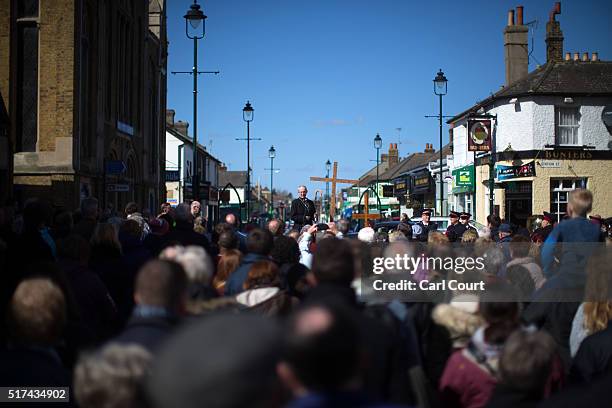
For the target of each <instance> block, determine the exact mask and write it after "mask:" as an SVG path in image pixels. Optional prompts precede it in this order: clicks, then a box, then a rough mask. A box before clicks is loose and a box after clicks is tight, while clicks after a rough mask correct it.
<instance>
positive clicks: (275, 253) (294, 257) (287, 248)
mask: <svg viewBox="0 0 612 408" xmlns="http://www.w3.org/2000/svg"><path fill="white" fill-rule="evenodd" d="M270 256H271V257H272V259H274V261H275V262H276V263H278V264H279V265H283V264H293V263H298V262H299V261H300V248H299V246H298V243H297V241H296V240H295V239H293V238H290V237H286V236H280V237H277V238H276V239H275V240H274V246H273V247H272V252H271V253H270Z"/></svg>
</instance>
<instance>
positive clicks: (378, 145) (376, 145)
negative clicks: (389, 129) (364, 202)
mask: <svg viewBox="0 0 612 408" xmlns="http://www.w3.org/2000/svg"><path fill="white" fill-rule="evenodd" d="M381 147H382V138H381V137H380V135H379V134H378V133H377V134H376V137H375V138H374V148H375V149H376V208H377V209H378V212H379V213H380V207H379V205H380V199H379V198H378V164H379V163H380V148H381Z"/></svg>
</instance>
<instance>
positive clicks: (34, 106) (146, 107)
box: [0, 0, 167, 208]
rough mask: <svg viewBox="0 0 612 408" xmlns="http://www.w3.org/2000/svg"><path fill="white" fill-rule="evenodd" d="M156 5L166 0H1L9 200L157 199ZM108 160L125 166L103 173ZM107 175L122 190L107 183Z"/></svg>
mask: <svg viewBox="0 0 612 408" xmlns="http://www.w3.org/2000/svg"><path fill="white" fill-rule="evenodd" d="M164 9H165V1H164V0H151V1H140V2H137V1H130V0H98V1H94V0H54V1H40V0H20V1H17V0H0V94H1V95H2V96H3V97H4V102H5V105H6V108H7V112H8V119H9V123H10V125H9V131H8V134H9V138H8V139H9V147H10V150H11V152H12V158H13V160H12V163H11V166H9V167H10V168H11V169H12V171H13V175H12V177H13V181H14V188H13V194H14V198H15V199H17V200H18V201H23V200H25V199H26V198H28V197H32V196H38V197H45V198H48V199H50V200H51V201H52V202H53V204H54V205H56V206H66V207H68V208H73V207H75V206H77V205H78V204H79V201H80V199H82V198H84V197H86V196H90V195H91V196H95V197H98V198H99V199H100V200H101V202H102V203H103V204H105V205H112V206H114V207H115V208H121V207H122V206H123V205H124V204H125V203H126V202H128V201H131V200H135V201H138V202H139V203H141V204H143V205H144V206H145V207H152V206H155V207H156V206H157V204H158V203H159V202H160V201H161V200H163V198H164V197H165V188H164V181H165V180H164V175H163V169H164V156H165V152H164V138H165V107H166V58H167V41H166V23H165V12H164ZM110 161H114V162H115V163H117V162H123V163H125V171H124V172H122V173H118V174H106V171H105V169H106V167H107V166H106V163H107V162H110ZM120 167H121V166H120ZM111 184H121V185H123V186H124V188H123V190H127V191H122V192H105V190H111V188H108V186H109V185H111ZM126 185H127V187H125V186H126Z"/></svg>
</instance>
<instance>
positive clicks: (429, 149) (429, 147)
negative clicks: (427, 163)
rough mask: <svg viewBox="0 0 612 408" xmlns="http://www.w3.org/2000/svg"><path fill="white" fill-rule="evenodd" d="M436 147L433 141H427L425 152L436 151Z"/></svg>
mask: <svg viewBox="0 0 612 408" xmlns="http://www.w3.org/2000/svg"><path fill="white" fill-rule="evenodd" d="M434 152H435V149H434V147H433V144H432V143H425V153H434Z"/></svg>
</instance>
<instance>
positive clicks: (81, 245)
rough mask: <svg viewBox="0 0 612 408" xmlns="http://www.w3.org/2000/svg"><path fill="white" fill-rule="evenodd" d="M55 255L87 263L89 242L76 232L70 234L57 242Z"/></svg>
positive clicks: (83, 263)
mask: <svg viewBox="0 0 612 408" xmlns="http://www.w3.org/2000/svg"><path fill="white" fill-rule="evenodd" d="M57 255H58V257H59V258H62V259H69V260H71V261H77V262H79V263H80V264H82V265H85V264H87V262H88V261H89V255H90V246H89V243H88V242H87V241H86V240H85V238H83V237H82V236H80V235H78V234H70V235H68V236H67V237H66V238H63V239H61V240H59V241H58V243H57Z"/></svg>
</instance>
